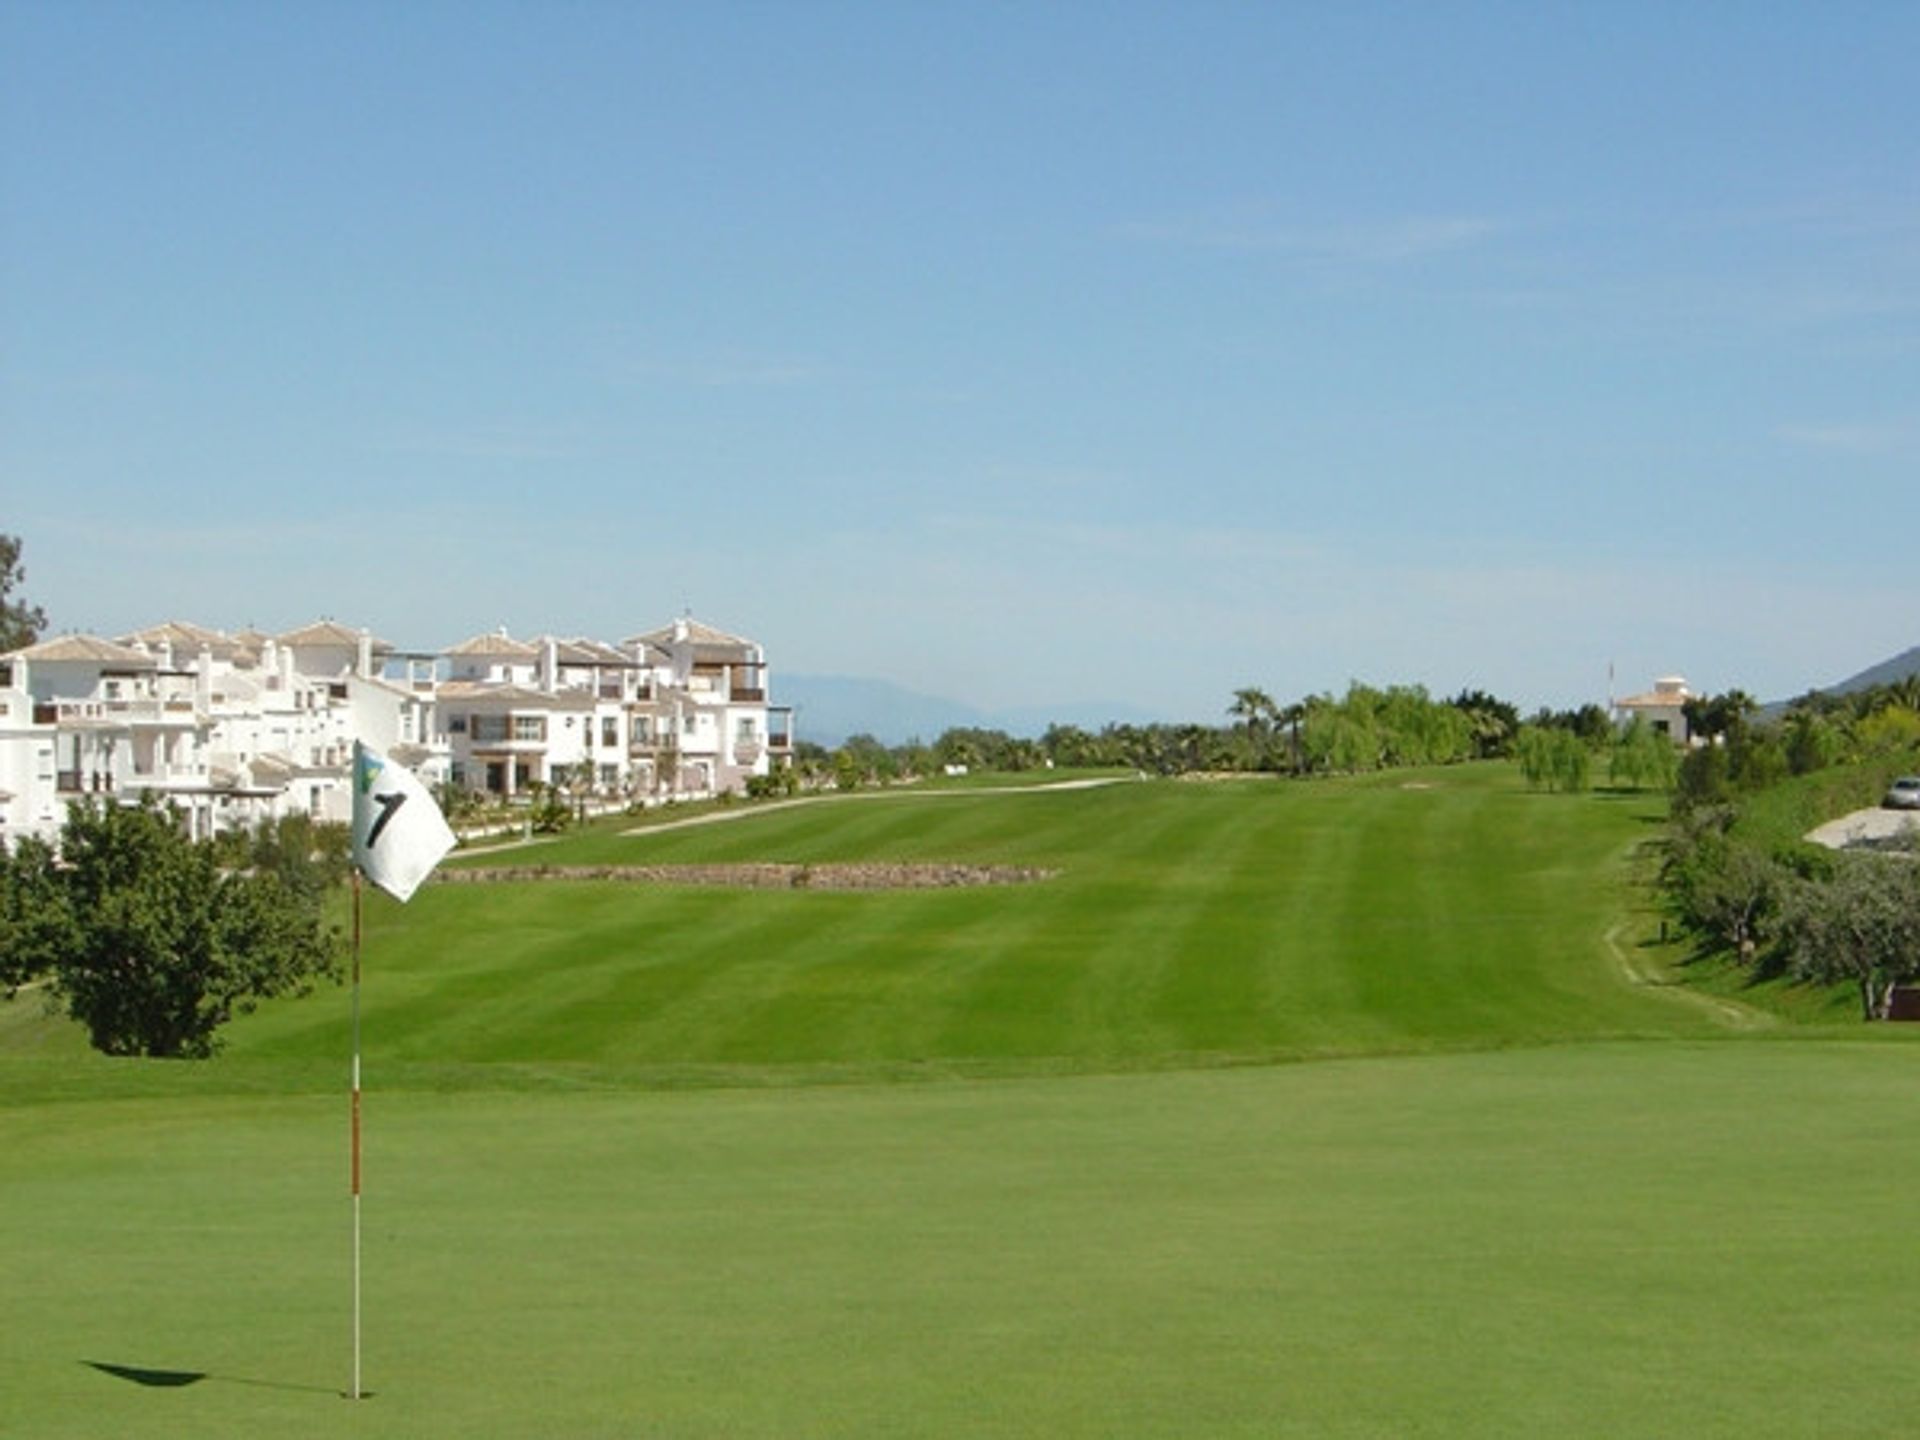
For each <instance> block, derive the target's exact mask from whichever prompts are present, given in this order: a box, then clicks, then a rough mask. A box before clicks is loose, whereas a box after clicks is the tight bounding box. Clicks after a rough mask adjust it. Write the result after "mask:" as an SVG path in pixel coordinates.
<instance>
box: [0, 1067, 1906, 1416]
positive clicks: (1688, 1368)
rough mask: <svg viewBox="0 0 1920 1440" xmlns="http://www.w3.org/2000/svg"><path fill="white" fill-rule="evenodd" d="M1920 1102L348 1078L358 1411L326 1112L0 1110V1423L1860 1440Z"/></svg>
mask: <svg viewBox="0 0 1920 1440" xmlns="http://www.w3.org/2000/svg"><path fill="white" fill-rule="evenodd" d="M169 1073H177V1071H172V1072H169ZM1917 1080H1920V1072H1917V1071H1916V1057H1915V1056H1914V1054H1913V1052H1911V1051H1908V1050H1905V1049H1894V1048H1889V1047H1885V1046H1865V1047H1850V1046H1845V1045H1840V1044H1834V1043H1826V1042H1821V1043H1813V1044H1807V1045H1798V1046H1778V1045H1757V1046H1756V1045H1737V1044H1736V1045H1724V1044H1719V1045H1705V1044H1603V1045H1595V1046H1576V1047H1554V1048H1549V1049H1544V1050H1534V1051H1505V1052H1490V1053H1483V1054H1477V1055H1451V1056H1423V1057H1413V1058H1408V1059H1399V1060H1369V1061H1336V1062H1329V1063H1326V1064H1321V1065H1307V1066H1283V1067H1274V1068H1263V1069H1243V1070H1232V1071H1200V1072H1186V1073H1169V1074H1158V1075H1133V1076H1092V1077H1080V1078H1069V1079H1054V1080H1039V1079H1025V1080H1013V1081H1003V1082H994V1083H986V1084H931V1085H915V1086H905V1087H902V1086H878V1087H874V1086H845V1087H831V1088H803V1089H797V1090H793V1089H789V1090H771V1091H737V1090H736V1091H704V1092H697V1093H677V1094H662V1093H651V1094H650V1093H644V1092H627V1093H611V1094H577V1095H560V1094H555V1093H513V1092H498V1093H485V1092H473V1093H467V1094H458V1095H430V1094H397V1095H382V1094H380V1093H378V1092H377V1091H376V1093H375V1094H374V1095H373V1096H371V1097H370V1098H369V1102H368V1108H369V1115H368V1124H369V1131H368V1133H369V1152H368V1177H369V1178H368V1187H369V1189H368V1199H367V1202H366V1205H367V1210H366V1215H367V1243H366V1261H367V1311H366V1314H367V1330H366V1345H367V1350H366V1357H367V1359H366V1372H365V1373H366V1383H367V1385H368V1387H369V1388H370V1389H371V1390H373V1391H374V1392H375V1395H374V1398H372V1399H371V1400H368V1401H366V1402H364V1403H363V1404H361V1405H360V1406H358V1407H354V1406H350V1405H348V1404H347V1403H346V1402H345V1401H343V1400H341V1399H338V1398H336V1394H335V1392H337V1391H338V1390H339V1389H341V1388H342V1387H343V1386H344V1385H345V1383H346V1366H347V1357H348V1349H347V1329H346V1314H347V1311H346V1294H347V1292H346V1286H347V1268H346V1255H347V1250H346V1219H347V1210H346V1204H345V1199H344V1196H343V1195H342V1193H341V1191H342V1189H343V1185H342V1180H343V1176H342V1174H341V1165H340V1160H341V1155H340V1146H341V1140H342V1121H343V1118H344V1117H343V1106H342V1105H341V1104H340V1103H339V1102H338V1101H337V1100H336V1099H332V1098H322V1097H311V1098H301V1097H292V1098H289V1097H280V1096H261V1097H254V1098H227V1099H218V1098H212V1099H210V1098H207V1097H204V1096H202V1095H199V1094H197V1093H195V1092H194V1091H193V1090H192V1089H191V1088H188V1089H186V1090H184V1091H183V1092H182V1093H181V1094H179V1095H164V1094H155V1095H153V1096H150V1097H149V1098H145V1099H139V1100H121V1101H95V1102H91V1103H85V1104H38V1105H30V1106H26V1107H24V1108H19V1107H16V1108H12V1109H6V1110H0V1136H3V1137H4V1144H3V1145H0V1193H4V1194H5V1196H6V1203H7V1214H8V1215H9V1217H10V1219H11V1220H12V1224H11V1225H10V1227H9V1232H10V1233H9V1237H8V1241H7V1244H6V1245H5V1247H4V1248H3V1249H0V1293H4V1294H5V1295H6V1296H7V1301H8V1304H7V1313H8V1316H9V1321H8V1337H7V1344H6V1345H5V1346H4V1347H0V1393H4V1394H5V1396H6V1397H7V1398H6V1411H5V1421H4V1428H5V1430H6V1433H8V1434H18V1435H23V1436H36V1437H46V1440H59V1437H64V1436H73V1437H93V1436H98V1435H102V1434H133V1435H141V1436H150V1437H170V1436H182V1437H186V1436H193V1437H201V1436H229V1435H231V1436H248V1435H251V1436H257V1435H261V1434H272V1433H283V1434H295V1435H303V1436H307V1435H333V1434H340V1435H357V1436H369V1437H374V1436H396V1437H408V1440H433V1437H439V1436H463V1437H470V1436H521V1435H530V1434H556V1435H568V1436H608V1437H612V1436H680V1437H702V1436H728V1437H759V1436H765V1437H770V1440H794V1437H805V1436H822V1437H826V1436H875V1437H892V1436H898V1435H939V1436H975V1435H981V1436H989V1435H990V1436H1005V1435H1032V1436H1048V1437H1056V1436H1057V1437H1073V1436H1110V1435H1123V1436H1147V1437H1152V1436H1168V1437H1186V1436H1192V1435H1208V1436H1235V1435H1245V1436H1270V1435H1276V1434H1280V1435H1288V1434H1299V1435H1312V1436H1316V1437H1347V1436H1353V1437H1359V1436H1383V1437H1384V1436H1422V1435H1427V1436H1433V1435H1446V1436H1455V1435H1471V1436H1516V1437H1519V1436H1529V1437H1531V1436H1540V1435H1656V1436H1659V1435H1668V1436H1686V1437H1692V1440H1700V1437H1713V1436H1727V1437H1744V1440H1754V1437H1765V1436H1782V1437H1788V1436H1791V1437H1799V1436H1805V1435H1811V1434H1819V1435H1838V1436H1844V1435H1859V1436H1870V1435H1871V1436H1879V1435H1889V1434H1898V1433H1903V1430H1904V1426H1905V1423H1906V1417H1907V1411H1908V1409H1909V1408H1910V1406H1909V1403H1908V1400H1907V1398H1906V1396H1905V1395H1904V1392H1903V1390H1902V1388H1901V1387H1900V1385H1899V1384H1898V1383H1897V1377H1898V1376H1899V1375H1900V1374H1901V1372H1902V1366H1903V1364H1904V1361H1905V1360H1906V1358H1907V1357H1908V1356H1910V1355H1911V1353H1912V1349H1913V1345H1914V1342H1915V1339H1916V1338H1917V1337H1916V1326H1915V1322H1914V1320H1913V1306H1912V1295H1913V1291H1914V1286H1915V1284H1916V1282H1920V1274H1916V1269H1920V1262H1917V1261H1915V1260H1914V1259H1913V1258H1912V1257H1911V1256H1910V1255H1909V1254H1908V1250H1907V1247H1905V1246H1904V1245H1903V1244H1902V1243H1901V1236H1902V1235H1903V1234H1904V1230H1905V1222H1906V1220H1907V1218H1908V1216H1909V1214H1910V1211H1911V1197H1912V1194H1913V1190H1914V1182H1915V1180H1916V1178H1920V1136H1917V1135H1916V1133H1915V1127H1914V1126H1913V1125H1912V1124H1911V1123H1910V1122H1909V1120H1908V1116H1909V1113H1910V1106H1909V1100H1910V1097H1911V1096H1912V1094H1913V1093H1914V1090H1915V1084H1916V1081H1917ZM89 1362H92V1363H89ZM94 1364H104V1365H110V1366H117V1367H122V1368H127V1369H137V1370H146V1371H177V1372H187V1373H205V1374H206V1375H207V1376H208V1377H209V1378H207V1379H205V1380H203V1381H200V1382H199V1383H196V1384H192V1385H187V1386H183V1387H179V1388H148V1387H145V1386H142V1385H139V1384H135V1383H131V1382H130V1381H128V1380H126V1379H123V1378H118V1377H117V1376H115V1375H112V1374H109V1373H105V1372H103V1371H101V1370H98V1369H95V1368H93V1365H94Z"/></svg>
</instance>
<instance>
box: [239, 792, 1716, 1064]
mask: <svg viewBox="0 0 1920 1440" xmlns="http://www.w3.org/2000/svg"><path fill="white" fill-rule="evenodd" d="M1659 810H1660V805H1659V802H1658V801H1656V800H1654V799H1651V798H1645V799H1635V798H1597V797H1583V798H1582V799H1580V800H1578V801H1573V802H1570V801H1569V800H1567V799H1566V798H1564V797H1557V796H1547V795H1538V794H1532V793H1529V792H1527V791H1526V790H1524V789H1523V788H1521V787H1520V786H1519V784H1518V782H1517V780H1516V778H1515V776H1514V775H1513V773H1512V771H1511V770H1510V769H1508V768H1506V767H1502V766H1480V767H1458V768H1454V769H1449V770H1441V771H1432V772H1423V773H1420V774H1418V775H1415V776H1413V777H1411V778H1410V777H1409V776H1408V775H1407V774H1406V773H1405V772H1402V773H1400V774H1397V775H1391V776H1380V777H1372V778H1370V779H1367V780H1363V781H1355V782H1341V783H1330V784H1307V785H1284V784H1279V783H1273V782H1267V783H1261V782H1242V783H1228V784H1213V785H1208V784H1171V783H1157V784H1155V783H1127V784H1119V785H1112V786H1107V787H1104V788H1098V789H1079V790H1071V791H1065V792H1055V791H1047V790H1027V791H1019V792H1013V793H1004V794H991V793H990V794H967V793H959V794H952V793H948V794H940V795H937V796H925V797H922V796H916V795H913V794H901V795H888V796H855V797H849V798H845V799H836V800H830V801H827V802H824V803H821V804H818V805H814V806H802V807H796V808H790V809H783V810H775V811H773V812H771V813H767V814H764V815H754V814H748V815H745V816H743V818H740V819H738V820H729V821H728V822H726V823H721V824H713V825H705V826H699V827H692V828H684V829H675V830H671V831H668V832H664V833H661V834H657V835H653V834H638V835H636V834H632V833H628V830H627V827H624V826H614V827H607V828H604V829H601V830H599V831H596V832H594V833H590V834H587V835H582V836H578V837H573V838H569V839H565V840H561V841H558V842H554V843H548V844H538V845H533V846H529V847H525V848H523V849H520V850H516V851H512V852H506V853H505V854H495V855H490V856H486V857H480V861H481V862H486V863H496V864H497V863H501V862H503V861H505V860H508V859H511V860H512V861H513V862H514V863H517V864H533V863H548V864H553V865H580V864H668V863H673V864H689V863H727V862H750V861H784V862H790V863H801V864H823V863H832V862H846V861H875V860H879V861H946V862H954V863H973V864H982V865H986V864H998V865H1023V866H1034V867H1039V868H1043V869H1046V870H1049V871H1053V872H1057V873H1056V874H1055V877H1054V878H1053V879H1051V880H1047V881H1044V882H1040V883H1036V884H1029V885H1020V886H1008V887H987V888H980V889H959V890H931V891H929V890H908V891H898V892H892V893H888V892H860V893H845V892H828V891H773V892H768V891H759V890H728V889H717V888H713V887H696V886H680V887H674V886H636V885H631V884H621V883H618V882H581V881H552V882H544V883H543V882H524V883H513V884H500V885H489V886H483V887H475V886H458V887H454V886H433V887H429V888H427V889H426V890H424V891H423V892H422V893H421V894H420V895H419V896H417V897H416V898H415V900H414V902H413V903H412V904H411V905H409V906H407V907H405V908H404V909H403V908H402V907H400V906H397V905H394V904H392V903H390V902H387V901H385V900H384V899H376V900H374V901H372V902H370V904H369V907H368V914H369V931H368V937H369V938H368V942H367V943H368V957H369V958H368V977H369V978H368V985H367V992H366V993H367V1036H368V1046H369V1052H370V1053H372V1054H377V1055H378V1056H380V1057H381V1059H382V1060H383V1061H384V1062H387V1063H390V1064H393V1065H397V1066H401V1067H405V1066H408V1065H416V1064H417V1065H426V1066H433V1065H443V1066H444V1065H457V1064H497V1063H501V1062H515V1063H521V1064H527V1065H547V1066H560V1067H579V1068H580V1069H581V1072H582V1078H583V1079H584V1078H587V1077H586V1073H585V1072H586V1071H588V1070H597V1071H601V1072H614V1073H612V1075H611V1081H610V1083H627V1082H628V1081H629V1080H631V1079H632V1078H634V1076H635V1074H643V1075H650V1076H651V1078H653V1079H654V1080H661V1079H676V1080H680V1081H685V1080H701V1079H705V1080H710V1081H718V1082H722V1083H738V1082H740V1081H742V1080H747V1079H752V1078H754V1077H755V1076H756V1075H757V1074H758V1072H761V1071H764V1070H766V1069H767V1068H769V1067H772V1068H774V1069H776V1070H778V1071H779V1072H780V1073H779V1075H778V1078H779V1079H780V1080H781V1082H782V1083H785V1082H787V1081H789V1080H791V1079H793V1078H797V1077H798V1076H800V1074H801V1072H805V1071H808V1070H811V1071H814V1072H817V1073H819V1074H822V1075H826V1076H829V1077H832V1078H842V1079H844V1078H849V1077H852V1076H859V1075H873V1074H882V1073H884V1074H897V1073H900V1072H903V1071H912V1070H916V1069H917V1070H924V1071H931V1072H934V1073H966V1074H1020V1073H1036V1072H1039V1073H1048V1072H1053V1071H1058V1070H1061V1069H1075V1070H1084V1069H1116V1068H1132V1067H1137V1066H1154V1067H1165V1066H1168V1065H1183V1064H1194V1063H1223V1062H1241V1061H1265V1060H1272V1059H1280V1058H1307V1057H1314V1056H1326V1055H1342V1054H1366V1053H1385V1052H1394V1051H1408V1050H1424V1049H1433V1048H1459V1047H1481V1046H1486V1045H1501V1044H1534V1043H1540V1042H1543V1041H1550V1040H1558V1039H1567V1038H1594V1037H1601V1036H1625V1035H1648V1034H1677V1033H1699V1032H1701V1031H1702V1030H1704V1029H1708V1028H1711V1026H1712V1023H1713V1022H1712V1021H1711V1019H1710V1018H1709V1017H1708V1016H1706V1015H1705V1014H1704V1013H1703V1012H1702V1011H1700V1010H1699V1009H1698V1008H1695V1007H1689V1006H1687V1005H1685V1004H1678V1003H1675V1002H1674V1000H1673V999H1672V997H1670V996H1663V995H1660V994H1657V993H1653V992H1652V991H1651V990H1650V989H1648V988H1646V987H1642V988H1640V989H1635V988H1632V987H1628V986H1623V985H1622V984H1621V983H1620V981H1619V974H1618V969H1617V964H1616V961H1615V960H1614V959H1613V958H1612V957H1611V956H1610V955H1609V953H1608V948H1607V937H1608V932H1609V929H1610V927H1611V926H1612V925H1613V924H1614V923H1615V922H1616V921H1617V919H1618V918H1619V916H1620V915H1621V913H1622V912H1623V909H1624V908H1625V906H1626V905H1627V903H1628V897H1627V895H1626V890H1625V878H1624V877H1625V872H1624V868H1623V866H1622V864H1621V863H1620V862H1621V857H1622V856H1623V855H1624V854H1625V853H1626V852H1627V850H1628V849H1629V848H1630V847H1631V846H1633V845H1634V844H1635V843H1636V842H1638V841H1639V840H1641V839H1643V838H1644V837H1645V836H1647V835H1648V834H1649V833H1651V830H1652V826H1651V821H1652V820H1653V818H1654V817H1655V816H1656V815H1657V814H1658V813H1659ZM341 1024H342V1019H341V1014H340V1006H339V1005H338V1003H331V1002H329V1001H328V1000H327V999H325V998H324V997H323V999H322V1000H320V1001H317V1002H308V1003H306V1004H300V1005H278V1006H274V1007H271V1008H270V1009H269V1010H267V1011H266V1012H263V1013H262V1014H261V1015H260V1016H258V1017H255V1018H253V1019H251V1020H247V1021H244V1022H242V1023H241V1024H239V1025H236V1026H235V1027H234V1029H233V1030H232V1032H231V1034H232V1045H231V1053H232V1055H233V1057H234V1058H235V1059H236V1060H241V1059H275V1060H285V1059H300V1060H305V1059H317V1058H323V1057H332V1056H335V1055H337V1054H338V1052H339V1036H340V1027H341ZM602 1078H603V1079H605V1078H606V1077H605V1076H604V1075H603V1076H602Z"/></svg>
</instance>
